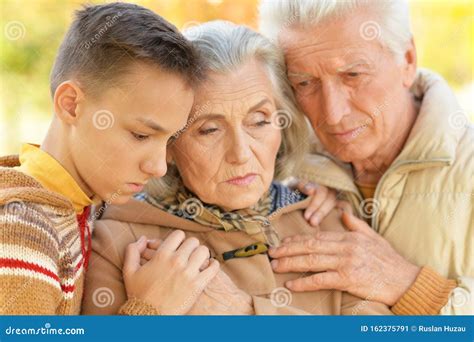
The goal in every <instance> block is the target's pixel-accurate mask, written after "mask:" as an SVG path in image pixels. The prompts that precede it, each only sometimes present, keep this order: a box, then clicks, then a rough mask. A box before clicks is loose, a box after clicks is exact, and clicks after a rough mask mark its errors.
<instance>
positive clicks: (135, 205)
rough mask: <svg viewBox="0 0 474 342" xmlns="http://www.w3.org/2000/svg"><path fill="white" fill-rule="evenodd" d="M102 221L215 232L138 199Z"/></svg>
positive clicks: (279, 212) (279, 213) (110, 211)
mask: <svg viewBox="0 0 474 342" xmlns="http://www.w3.org/2000/svg"><path fill="white" fill-rule="evenodd" d="M310 200H311V199H310V198H307V199H305V200H303V201H300V202H297V203H294V204H291V205H288V206H286V207H284V208H280V209H279V210H277V211H276V212H274V213H273V214H271V215H270V216H269V220H270V222H272V221H274V220H277V219H278V218H279V217H281V216H282V215H284V214H286V213H289V212H292V211H295V210H298V209H303V208H306V207H307V205H308V202H309V201H310ZM101 220H117V221H122V222H132V223H140V224H150V225H158V226H162V227H170V228H177V229H182V230H187V231H193V232H211V231H213V230H214V229H213V228H210V227H207V226H204V225H201V224H199V223H197V222H194V221H191V220H187V219H185V218H181V217H178V216H175V215H173V214H170V213H167V212H166V211H163V210H161V209H159V208H156V207H154V206H152V205H151V204H149V203H147V202H143V201H137V200H136V199H132V200H130V201H128V202H127V203H125V204H121V205H111V206H109V207H107V210H105V212H104V215H103V216H102V217H101Z"/></svg>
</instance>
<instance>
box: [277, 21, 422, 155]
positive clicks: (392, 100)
mask: <svg viewBox="0 0 474 342" xmlns="http://www.w3.org/2000/svg"><path fill="white" fill-rule="evenodd" d="M370 20H371V19H370V18H369V17H365V16H364V14H363V13H361V15H354V16H351V17H349V18H345V19H343V20H335V21H332V22H326V23H321V24H319V25H318V26H315V27H313V28H308V29H303V28H287V29H285V30H283V31H282V33H281V35H280V42H281V44H282V46H283V48H284V51H285V59H286V63H287V67H288V77H289V79H290V82H291V84H292V87H293V89H294V92H295V96H296V98H297V101H298V103H299V104H300V106H301V108H302V109H303V111H304V112H305V114H306V116H307V117H308V118H309V120H310V121H311V124H312V126H313V129H314V131H315V133H316V135H317V136H318V138H319V140H320V141H321V142H322V143H323V145H324V146H325V147H326V149H327V150H328V151H329V152H331V153H332V154H333V155H335V156H337V157H338V158H339V159H341V160H343V161H346V162H353V161H356V160H363V159H365V158H368V157H370V156H372V155H373V154H374V153H375V152H376V151H377V149H380V148H381V147H385V146H388V145H389V144H390V142H391V141H393V137H394V135H395V134H397V133H399V132H400V131H401V129H399V128H400V125H404V124H407V123H406V122H404V121H403V120H402V119H401V118H402V117H404V116H403V112H404V111H405V112H406V111H407V110H408V109H409V97H408V96H407V94H408V89H409V87H410V86H411V84H412V83H413V80H414V76H415V69H416V56H415V51H414V48H413V47H412V50H411V52H412V54H407V55H406V56H405V61H404V64H403V65H399V64H397V62H396V59H395V57H394V56H393V54H392V53H390V52H389V51H387V50H386V49H384V48H383V47H382V46H381V44H380V42H379V41H378V40H377V39H375V38H377V37H376V36H377V34H378V33H380V32H379V30H380V27H378V26H377V25H378V24H377V23H375V22H373V21H372V22H370ZM371 29H372V31H370V30H371ZM382 33H383V32H382ZM407 62H408V63H407Z"/></svg>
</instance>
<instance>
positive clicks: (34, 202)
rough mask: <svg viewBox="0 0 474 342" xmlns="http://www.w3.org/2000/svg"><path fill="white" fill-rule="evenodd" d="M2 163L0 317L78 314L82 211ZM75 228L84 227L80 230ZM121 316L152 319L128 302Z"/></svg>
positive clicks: (11, 159) (143, 307) (9, 161)
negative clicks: (138, 315) (141, 316)
mask: <svg viewBox="0 0 474 342" xmlns="http://www.w3.org/2000/svg"><path fill="white" fill-rule="evenodd" d="M18 165H19V161H18V157H17V156H8V157H2V158H0V314H3V315H9V314H13V315H15V314H34V315H41V314H45V315H70V314H73V315H75V314H79V313H80V310H81V301H82V294H83V289H84V272H85V266H86V263H87V254H88V253H87V252H88V244H87V241H89V240H90V237H89V236H88V234H87V232H86V230H85V229H80V226H82V228H85V226H86V225H85V223H86V222H85V221H86V220H87V217H86V215H87V214H88V211H87V210H85V211H84V213H83V214H82V215H76V213H75V211H74V208H73V206H72V203H71V202H70V201H69V200H68V199H67V198H65V197H63V196H62V195H60V194H58V193H55V192H52V191H50V190H48V189H46V188H44V187H43V186H42V185H41V184H40V183H39V182H38V181H36V180H35V179H34V178H32V177H30V176H28V175H26V174H24V173H22V172H20V171H18V170H16V169H14V168H13V167H15V166H18ZM79 223H82V224H81V225H80V224H79ZM120 313H122V314H150V313H151V314H156V313H157V311H156V310H153V308H151V307H150V306H149V305H147V304H146V303H142V302H140V301H138V300H136V299H132V300H129V301H128V302H127V303H126V304H125V305H124V306H123V307H122V309H121V311H120Z"/></svg>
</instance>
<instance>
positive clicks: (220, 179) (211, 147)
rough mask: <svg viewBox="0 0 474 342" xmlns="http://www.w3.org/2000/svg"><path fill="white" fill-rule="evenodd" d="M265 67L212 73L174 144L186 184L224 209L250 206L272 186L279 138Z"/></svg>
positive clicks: (173, 154)
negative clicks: (273, 116)
mask: <svg viewBox="0 0 474 342" xmlns="http://www.w3.org/2000/svg"><path fill="white" fill-rule="evenodd" d="M275 111H276V104H275V100H274V98H273V94H272V87H271V83H270V80H269V79H268V76H267V73H266V71H265V69H264V68H263V66H262V65H261V64H260V63H258V62H255V61H249V62H248V63H246V64H244V65H243V66H242V67H240V68H238V69H237V70H235V71H230V72H229V73H226V74H211V75H210V77H209V79H208V80H207V81H206V82H205V83H204V84H203V85H202V86H201V87H200V89H199V90H198V91H197V93H196V97H195V106H194V112H193V113H192V114H191V117H192V119H191V121H190V122H191V124H190V126H189V127H188V128H187V129H186V130H185V131H184V132H183V133H182V134H181V135H180V136H179V137H178V139H177V140H176V141H175V142H174V143H173V144H172V145H171V147H170V156H171V157H172V158H173V160H174V161H175V163H176V166H177V168H178V170H179V173H180V175H181V177H182V179H183V182H184V185H185V186H186V187H187V188H188V189H190V190H191V191H192V192H194V193H195V194H196V195H197V196H198V197H199V199H200V200H201V201H203V202H205V203H209V204H215V205H218V206H220V207H222V208H224V209H226V210H236V209H242V208H248V207H251V206H252V205H254V204H256V203H257V201H258V200H259V199H260V198H261V197H262V195H263V194H264V193H265V191H267V189H268V188H269V186H270V184H271V182H272V179H273V174H274V168H275V160H276V155H277V153H278V149H279V147H280V143H281V131H280V130H279V129H278V128H276V127H274V126H273V125H272V124H271V116H272V113H273V112H275Z"/></svg>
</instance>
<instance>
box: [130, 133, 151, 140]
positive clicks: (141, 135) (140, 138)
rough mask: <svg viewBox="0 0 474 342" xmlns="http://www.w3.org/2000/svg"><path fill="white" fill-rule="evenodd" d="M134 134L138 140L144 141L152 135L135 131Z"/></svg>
mask: <svg viewBox="0 0 474 342" xmlns="http://www.w3.org/2000/svg"><path fill="white" fill-rule="evenodd" d="M132 135H133V137H134V138H135V139H136V140H138V141H143V140H146V139H148V138H149V137H150V136H149V135H144V134H139V133H135V132H132Z"/></svg>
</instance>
